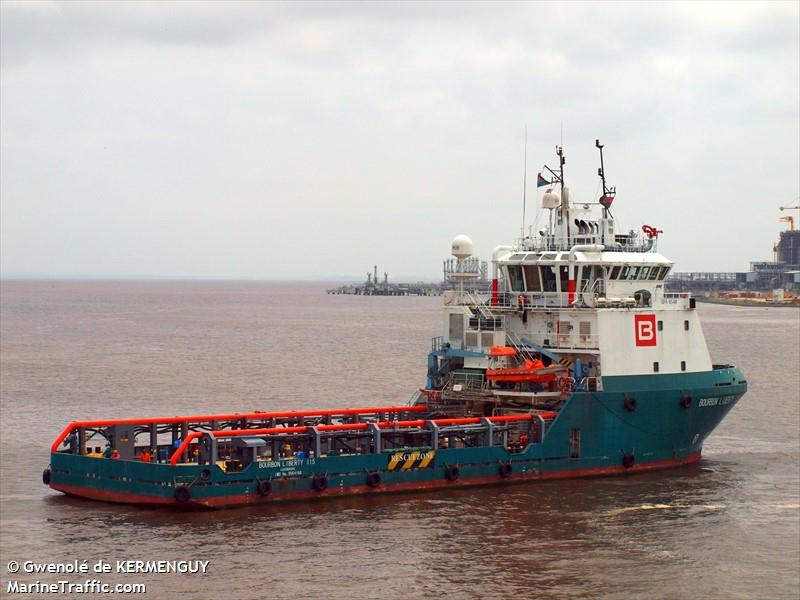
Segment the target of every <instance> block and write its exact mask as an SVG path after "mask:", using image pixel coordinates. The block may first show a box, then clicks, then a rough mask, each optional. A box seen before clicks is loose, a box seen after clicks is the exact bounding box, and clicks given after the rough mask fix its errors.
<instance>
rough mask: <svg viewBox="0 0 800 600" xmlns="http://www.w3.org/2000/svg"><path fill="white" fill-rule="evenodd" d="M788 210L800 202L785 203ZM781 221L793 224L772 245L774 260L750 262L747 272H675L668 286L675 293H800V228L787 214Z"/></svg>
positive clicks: (793, 218)
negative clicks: (799, 228)
mask: <svg viewBox="0 0 800 600" xmlns="http://www.w3.org/2000/svg"><path fill="white" fill-rule="evenodd" d="M780 210H781V211H784V210H800V202H799V203H796V204H794V205H791V206H781V207H780ZM778 220H779V221H782V222H786V223H788V224H789V226H788V229H786V230H784V231H781V233H780V238H779V239H778V243H776V244H775V245H774V246H773V247H772V252H773V260H772V261H758V262H751V263H750V270H749V271H747V272H744V273H741V272H740V273H734V272H728V273H712V272H697V273H672V274H670V276H669V277H668V278H667V281H666V283H667V287H668V289H669V290H670V291H674V292H693V293H695V294H708V295H717V294H725V293H730V292H746V293H751V292H752V293H757V292H761V293H769V294H771V295H773V296H775V297H779V296H783V295H784V293H786V294H794V295H797V294H799V293H800V230H798V229H797V228H796V227H795V217H794V216H793V215H786V216H783V217H780V218H779V219H778Z"/></svg>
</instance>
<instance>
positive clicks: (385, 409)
mask: <svg viewBox="0 0 800 600" xmlns="http://www.w3.org/2000/svg"><path fill="white" fill-rule="evenodd" d="M427 410H428V407H427V406H424V405H421V406H381V407H367V408H337V409H324V410H302V411H280V412H252V413H230V414H223V415H194V416H188V417H148V418H144V419H106V420H100V421H73V422H72V423H70V424H69V425H67V427H66V428H65V429H64V431H62V432H61V434H60V435H59V436H58V437H57V438H56V441H55V442H53V444H52V446H50V451H51V452H58V447H59V446H60V445H61V442H63V441H64V439H65V438H66V437H67V436H68V435H69V434H70V432H71V431H72V430H73V429H77V428H79V427H113V426H114V425H174V424H179V423H181V424H182V423H186V424H189V423H207V422H211V421H229V420H232V419H285V418H288V419H291V418H302V417H333V416H348V415H370V414H379V413H402V412H425V411H427ZM250 431H255V430H250Z"/></svg>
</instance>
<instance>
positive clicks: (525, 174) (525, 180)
mask: <svg viewBox="0 0 800 600" xmlns="http://www.w3.org/2000/svg"><path fill="white" fill-rule="evenodd" d="M527 191H528V125H527V123H526V124H525V159H524V165H523V172H522V227H520V229H519V230H520V238H521V239H523V240H524V239H525V205H526V203H527V202H526V200H527Z"/></svg>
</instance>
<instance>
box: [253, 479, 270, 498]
mask: <svg viewBox="0 0 800 600" xmlns="http://www.w3.org/2000/svg"><path fill="white" fill-rule="evenodd" d="M256 491H257V492H258V495H259V496H269V495H270V494H271V493H272V483H270V482H269V481H266V480H263V481H259V482H258V485H257V486H256Z"/></svg>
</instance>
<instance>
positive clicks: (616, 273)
mask: <svg viewBox="0 0 800 600" xmlns="http://www.w3.org/2000/svg"><path fill="white" fill-rule="evenodd" d="M619 269H620V268H619V267H612V269H611V275H609V276H608V278H609V279H616V278H617V277H619Z"/></svg>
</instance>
